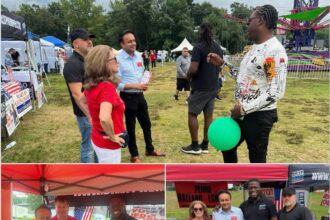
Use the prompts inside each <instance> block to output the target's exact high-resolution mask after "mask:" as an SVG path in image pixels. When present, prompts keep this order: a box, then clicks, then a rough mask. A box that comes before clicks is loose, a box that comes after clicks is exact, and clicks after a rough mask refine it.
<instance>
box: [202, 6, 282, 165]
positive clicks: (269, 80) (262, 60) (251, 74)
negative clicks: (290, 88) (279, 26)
mask: <svg viewBox="0 0 330 220" xmlns="http://www.w3.org/2000/svg"><path fill="white" fill-rule="evenodd" d="M277 19H278V12H277V11H276V9H275V8H274V7H273V6H271V5H264V6H261V7H257V8H256V9H255V10H254V11H253V13H252V14H251V16H250V17H249V20H248V30H247V34H248V37H249V38H250V39H251V40H253V41H254V42H255V44H254V45H253V46H252V47H251V49H250V51H248V52H247V53H246V55H245V56H244V58H243V60H242V62H241V64H240V69H239V73H238V74H237V85H236V89H235V98H236V104H235V105H234V107H233V108H232V109H231V115H232V117H233V118H234V119H236V121H237V122H238V124H239V126H240V128H241V140H240V141H239V143H238V144H237V146H236V147H235V148H233V149H231V150H229V151H223V152H222V155H223V159H224V162H226V163H237V162H238V159H237V147H238V146H239V145H240V144H241V143H242V142H243V141H244V140H245V141H246V143H247V146H248V149H249V159H250V162H251V163H266V156H267V147H268V140H269V134H270V131H271V129H272V127H273V124H274V123H275V122H277V105H276V102H277V100H279V99H281V98H282V97H283V96H284V92H285V85H286V75H287V64H288V57H287V54H286V52H285V49H284V47H283V46H282V45H281V43H280V42H279V41H278V40H277V38H276V37H274V36H273V32H274V30H275V29H276V22H277ZM208 61H209V62H210V63H212V64H214V65H223V64H224V61H223V60H222V59H221V58H220V57H219V56H217V55H215V54H212V53H211V54H209V55H208Z"/></svg>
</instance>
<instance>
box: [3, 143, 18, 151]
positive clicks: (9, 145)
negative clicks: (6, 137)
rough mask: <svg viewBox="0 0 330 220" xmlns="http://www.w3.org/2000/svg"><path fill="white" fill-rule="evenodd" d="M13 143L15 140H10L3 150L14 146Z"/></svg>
mask: <svg viewBox="0 0 330 220" xmlns="http://www.w3.org/2000/svg"><path fill="white" fill-rule="evenodd" d="M15 145H16V141H12V142H10V143H9V144H7V145H6V147H5V150H7V149H9V148H12V147H14V146H15Z"/></svg>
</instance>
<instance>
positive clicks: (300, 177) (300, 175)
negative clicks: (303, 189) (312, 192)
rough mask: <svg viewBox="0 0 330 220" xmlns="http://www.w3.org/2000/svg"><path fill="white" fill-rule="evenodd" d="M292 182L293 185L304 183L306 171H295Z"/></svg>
mask: <svg viewBox="0 0 330 220" xmlns="http://www.w3.org/2000/svg"><path fill="white" fill-rule="evenodd" d="M291 177H292V179H291V182H292V183H299V182H303V181H304V170H296V171H293V172H292V174H291Z"/></svg>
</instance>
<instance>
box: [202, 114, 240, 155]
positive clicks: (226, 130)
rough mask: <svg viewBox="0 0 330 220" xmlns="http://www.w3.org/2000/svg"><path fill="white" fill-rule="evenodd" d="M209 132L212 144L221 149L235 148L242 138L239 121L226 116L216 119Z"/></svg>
mask: <svg viewBox="0 0 330 220" xmlns="http://www.w3.org/2000/svg"><path fill="white" fill-rule="evenodd" d="M207 133H208V137H209V141H210V143H211V145H212V146H213V147H215V148H216V149H217V150H220V151H227V150H230V149H232V148H234V147H235V146H236V145H237V143H238V142H239V140H240V138H241V129H240V127H239V125H238V124H237V122H236V121H234V120H233V119H232V118H230V117H224V116H223V117H220V118H217V119H215V120H214V121H213V122H212V123H211V125H210V127H209V129H208V132H207Z"/></svg>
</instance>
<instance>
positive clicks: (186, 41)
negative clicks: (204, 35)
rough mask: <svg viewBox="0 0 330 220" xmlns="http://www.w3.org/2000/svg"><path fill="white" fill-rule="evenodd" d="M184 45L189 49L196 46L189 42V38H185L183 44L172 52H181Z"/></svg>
mask: <svg viewBox="0 0 330 220" xmlns="http://www.w3.org/2000/svg"><path fill="white" fill-rule="evenodd" d="M184 47H187V48H188V50H192V49H193V48H194V46H193V45H191V44H190V43H189V41H188V40H187V38H184V39H183V41H182V42H181V44H180V45H179V46H178V47H177V48H175V49H173V50H171V52H172V53H173V52H180V51H182V49H183V48H184Z"/></svg>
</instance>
